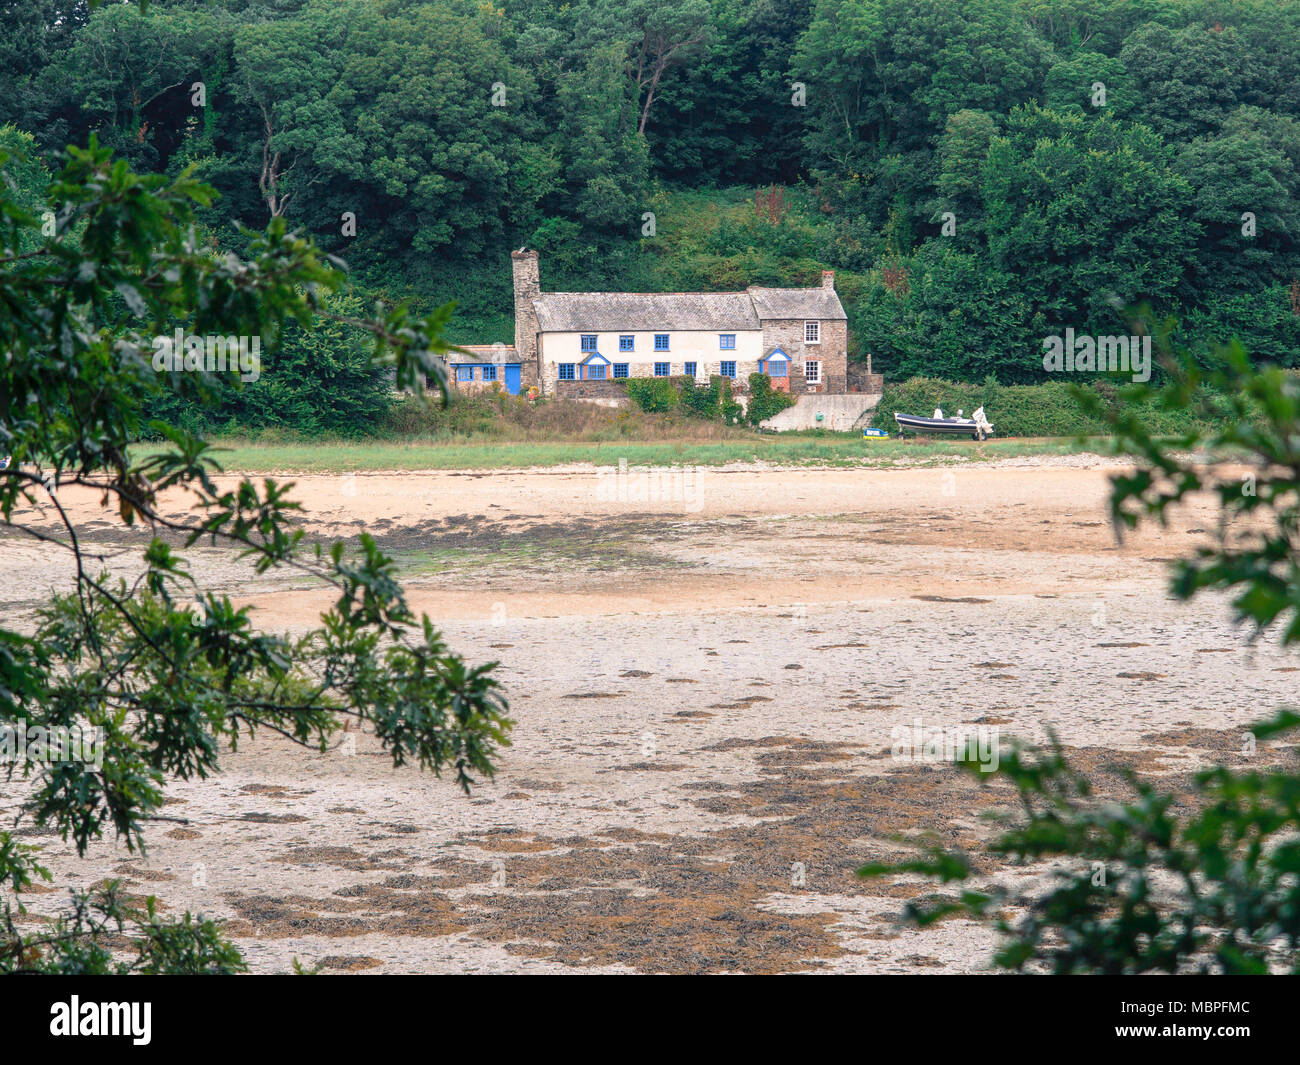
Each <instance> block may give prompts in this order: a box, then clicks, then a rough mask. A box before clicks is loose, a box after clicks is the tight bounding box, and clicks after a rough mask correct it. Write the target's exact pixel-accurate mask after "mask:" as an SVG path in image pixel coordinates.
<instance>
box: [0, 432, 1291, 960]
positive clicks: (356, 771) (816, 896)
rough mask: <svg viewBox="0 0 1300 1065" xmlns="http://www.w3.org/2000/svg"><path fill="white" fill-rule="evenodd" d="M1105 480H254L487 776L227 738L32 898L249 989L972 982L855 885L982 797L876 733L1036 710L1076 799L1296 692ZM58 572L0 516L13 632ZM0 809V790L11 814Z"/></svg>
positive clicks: (940, 941) (1027, 734) (217, 559)
mask: <svg viewBox="0 0 1300 1065" xmlns="http://www.w3.org/2000/svg"><path fill="white" fill-rule="evenodd" d="M1108 472H1112V468H1110V467H1107V466H1106V465H1105V464H1104V463H1103V462H1102V461H1101V460H1098V459H1096V458H1094V457H1091V456H1073V457H1069V458H1062V459H1046V458H1044V459H1033V460H1031V459H1026V460H1020V461H1007V462H1003V463H998V464H992V465H983V466H969V467H966V466H952V467H947V468H927V469H915V468H900V469H896V470H852V469H835V470H807V469H778V468H759V467H736V468H727V467H723V468H719V469H703V468H700V469H696V470H693V471H691V470H688V471H686V472H685V473H683V472H681V471H678V472H677V473H671V472H657V473H656V472H653V471H638V470H637V469H635V468H627V469H624V470H619V469H618V468H617V467H608V468H604V469H600V470H597V469H592V468H561V469H548V470H534V471H514V472H492V473H475V472H430V473H403V474H355V475H345V476H318V475H308V476H294V477H291V478H286V479H292V480H293V481H295V482H296V488H295V490H294V492H293V496H294V498H296V499H298V500H299V501H301V502H302V504H303V507H304V512H305V517H304V527H305V528H306V530H307V531H308V533H309V534H311V535H312V536H314V537H319V538H338V537H344V538H347V537H354V536H356V535H358V534H360V533H362V532H366V533H369V534H370V535H371V536H373V537H375V538H376V540H377V541H378V542H379V544H380V546H381V547H382V548H383V549H384V550H385V551H386V552H388V553H389V554H391V555H393V556H394V557H395V558H396V559H397V560H398V561H399V563H400V565H401V567H402V571H403V573H404V581H405V584H406V586H407V589H408V594H409V599H410V602H411V604H412V606H413V607H414V608H415V609H416V610H417V611H424V612H427V613H428V614H429V615H430V616H431V617H432V618H434V619H435V621H437V622H438V623H439V625H440V626H441V628H442V629H443V631H444V633H445V634H446V637H447V639H448V641H449V642H450V644H451V646H452V647H454V648H455V649H457V650H458V651H460V652H461V653H463V654H464V655H465V656H466V657H467V658H469V659H470V660H472V661H474V662H484V661H492V660H495V661H499V662H500V663H501V665H500V667H499V668H500V677H501V680H502V682H503V684H504V687H505V692H506V695H507V697H508V699H509V701H510V705H511V713H512V716H513V718H514V719H515V722H516V727H515V731H514V735H513V746H512V747H510V748H509V749H507V750H506V751H504V752H503V753H502V755H501V758H500V760H499V768H500V771H499V774H498V775H497V777H496V778H495V780H493V781H490V782H482V783H480V784H479V785H478V786H477V787H476V788H475V789H474V791H473V794H472V795H471V796H469V797H466V796H464V795H463V794H462V793H460V792H459V791H458V789H457V788H456V787H455V786H454V785H453V784H452V783H451V782H449V781H446V780H439V779H438V778H436V777H434V776H431V775H429V774H424V773H421V772H419V771H418V770H414V769H409V768H404V769H394V768H393V767H392V764H391V761H390V760H389V759H388V758H387V756H386V755H385V754H384V753H383V751H382V750H381V749H380V747H379V745H378V743H377V742H376V741H375V740H374V738H373V737H372V736H370V735H369V734H368V733H367V732H366V731H364V730H362V731H361V732H350V733H345V734H343V735H342V736H341V737H340V739H339V741H338V743H337V745H336V746H335V748H334V749H333V750H330V751H328V752H325V753H321V752H319V751H312V750H303V749H301V748H298V747H295V746H294V745H292V744H290V743H289V742H287V741H285V740H282V739H280V738H277V737H274V736H271V735H269V734H260V735H259V736H258V737H257V739H256V740H255V741H254V742H251V743H246V744H245V743H241V745H240V749H239V751H238V752H237V753H228V754H226V755H225V756H224V758H223V772H222V773H221V774H220V776H218V777H216V778H214V779H211V780H208V781H193V782H187V783H179V782H178V783H174V784H172V785H171V786H169V788H168V792H167V794H168V797H169V803H168V807H167V813H168V815H169V816H172V817H175V818H177V819H179V820H177V821H176V822H165V823H160V824H159V825H158V826H156V828H155V829H154V830H153V832H152V833H151V835H150V836H149V837H148V843H149V849H148V853H147V855H146V856H132V855H130V854H128V852H127V851H126V849H125V848H124V847H122V846H121V845H119V844H117V843H115V842H114V841H112V840H105V841H103V842H101V843H99V844H97V845H95V846H94V847H93V848H92V851H91V853H90V856H89V857H88V858H87V859H85V860H80V859H77V858H76V856H75V854H73V853H72V851H71V849H70V848H69V847H68V846H67V845H65V844H64V843H63V842H62V841H61V840H59V839H58V838H57V837H52V836H48V835H40V834H31V833H30V832H28V836H27V838H25V840H24V842H28V843H37V844H40V845H41V846H42V847H43V848H45V852H44V858H45V860H46V864H48V865H49V866H50V867H51V869H52V871H53V872H54V874H55V884H56V885H68V884H78V885H87V884H93V883H96V882H99V881H101V880H103V879H106V878H112V877H122V878H125V880H126V882H127V884H128V886H129V888H130V889H131V891H132V892H134V893H137V894H140V895H145V894H153V895H156V896H157V897H158V899H159V900H160V903H161V905H162V906H164V907H165V908H166V909H167V910H168V911H169V912H177V911H182V910H185V909H190V910H195V911H202V912H204V913H207V914H211V915H215V916H218V917H220V918H223V919H225V920H226V921H227V922H228V930H229V932H230V933H231V934H232V936H233V937H234V938H235V939H236V941H237V943H238V945H239V946H240V947H241V949H242V950H243V951H244V952H245V955H246V957H247V959H248V962H249V964H250V967H251V968H252V969H253V970H254V971H283V970H286V969H287V968H289V966H290V965H291V963H292V961H293V959H295V958H297V959H299V960H301V961H302V962H303V963H304V964H311V965H316V964H323V966H324V971H326V972H329V971H344V970H346V971H374V972H469V971H476V972H484V971H502V972H504V971H541V970H555V971H573V970H584V971H610V972H803V971H811V972H836V971H845V972H931V971H935V972H937V971H975V970H982V969H985V968H987V966H988V959H989V955H990V953H991V950H992V946H993V942H994V940H993V937H992V935H991V933H989V932H988V931H987V930H984V929H980V928H977V927H974V926H972V925H970V924H968V923H966V922H963V921H956V920H950V921H945V922H942V923H940V924H939V925H938V926H936V927H934V928H931V929H928V930H925V931H917V930H914V929H910V928H908V927H906V926H904V925H902V924H901V923H900V921H899V915H900V912H901V910H902V907H903V905H904V904H905V902H906V900H907V899H908V898H911V897H915V896H917V895H922V894H931V893H933V892H935V891H936V890H937V889H936V887H935V886H934V885H933V884H928V883H923V882H921V881H919V880H918V881H911V882H909V881H887V882H880V881H869V882H864V881H862V880H860V879H858V878H857V877H856V876H855V875H854V870H855V868H856V867H857V866H858V865H860V864H861V863H862V862H864V861H867V860H872V859H879V858H887V857H890V856H896V855H899V854H901V853H904V851H905V842H904V841H905V839H906V838H909V837H912V838H915V837H917V836H918V834H921V833H929V834H930V836H931V838H934V839H937V840H939V841H941V842H944V843H946V844H948V845H956V846H962V847H965V848H968V849H970V850H971V851H972V852H975V853H977V854H978V853H979V851H980V848H981V846H982V844H983V843H984V842H985V841H986V840H987V839H988V837H989V834H990V832H991V828H990V826H989V824H988V823H987V821H986V819H984V818H983V817H982V816H981V815H982V814H983V813H985V812H987V811H990V810H995V809H997V808H1002V807H1005V806H1006V804H1007V802H1008V799H1009V798H1011V797H1012V795H1011V793H1009V792H1008V790H1007V789H1006V788H1005V787H1003V786H1001V785H994V786H990V787H983V788H981V787H980V786H978V785H977V784H976V783H975V782H974V781H972V780H971V779H969V778H968V777H966V776H964V775H962V774H959V773H957V772H955V771H953V770H952V769H951V768H950V767H947V766H945V765H943V764H934V763H929V762H925V761H920V760H916V759H906V758H898V757H895V756H894V753H893V751H892V744H893V741H892V740H891V737H892V736H893V735H894V734H895V730H896V729H899V728H909V727H914V726H915V724H916V722H917V721H918V719H919V720H920V721H921V722H923V725H924V727H926V728H931V727H942V728H954V729H956V728H968V729H984V730H986V732H991V733H995V734H996V735H998V736H1000V737H1001V738H1002V740H1004V741H1005V740H1009V739H1010V738H1011V737H1019V738H1023V739H1026V740H1030V741H1043V740H1044V739H1046V738H1047V736H1048V734H1049V730H1054V731H1055V733H1056V734H1058V735H1059V736H1060V738H1061V740H1062V741H1063V742H1064V743H1065V744H1066V745H1067V746H1068V747H1070V748H1072V749H1073V751H1074V753H1075V756H1076V757H1077V758H1078V760H1079V762H1080V764H1081V765H1083V766H1088V767H1092V768H1094V769H1096V771H1097V772H1098V774H1099V779H1101V778H1104V779H1105V780H1110V781H1112V783H1111V784H1105V783H1103V792H1104V791H1105V788H1106V787H1109V786H1114V787H1116V788H1118V787H1119V786H1120V785H1119V783H1118V781H1117V779H1115V778H1113V776H1107V774H1106V772H1105V767H1107V766H1109V765H1112V764H1114V765H1121V766H1128V767H1133V768H1136V769H1138V770H1139V771H1141V772H1143V773H1145V774H1151V775H1156V774H1162V775H1169V776H1177V775H1179V774H1184V773H1186V772H1187V770H1188V769H1189V768H1191V767H1193V766H1195V765H1198V764H1202V763H1204V762H1206V761H1208V760H1211V759H1215V760H1220V761H1226V762H1227V763H1228V764H1234V765H1236V764H1243V759H1244V757H1245V756H1244V755H1242V754H1241V750H1242V732H1243V728H1244V726H1246V725H1248V724H1249V723H1250V722H1252V721H1256V720H1259V719H1260V718H1263V717H1266V716H1270V715H1271V714H1272V712H1273V710H1274V709H1275V707H1276V706H1278V705H1280V704H1282V703H1284V702H1286V701H1287V700H1288V699H1290V698H1292V696H1293V694H1294V691H1295V687H1296V678H1295V676H1294V674H1295V673H1296V672H1297V666H1300V662H1295V661H1293V656H1292V657H1288V656H1286V655H1284V654H1282V653H1281V652H1280V651H1279V650H1278V649H1277V648H1275V647H1274V646H1272V645H1271V644H1266V643H1261V644H1258V645H1256V646H1254V647H1251V646H1249V645H1248V644H1247V642H1246V640H1245V638H1244V634H1242V633H1240V632H1238V631H1235V630H1234V629H1233V628H1232V626H1231V625H1230V623H1229V615H1228V611H1227V608H1226V604H1225V603H1224V602H1223V601H1222V600H1221V599H1217V598H1214V597H1206V598H1204V599H1198V600H1197V601H1195V602H1194V603H1192V604H1181V603H1178V602H1176V601H1174V600H1172V599H1171V598H1169V596H1168V594H1167V578H1166V574H1165V563H1166V562H1167V561H1168V560H1169V559H1172V558H1174V557H1176V556H1179V555H1184V554H1187V553H1188V552H1190V551H1191V550H1192V549H1194V547H1195V546H1196V545H1197V544H1198V543H1202V542H1205V538H1206V531H1207V530H1208V529H1209V528H1210V527H1211V523H1212V521H1213V520H1214V519H1213V516H1212V511H1211V510H1210V508H1209V507H1208V505H1206V504H1205V503H1204V502H1203V501H1202V502H1201V503H1198V504H1195V505H1193V506H1191V507H1190V508H1186V509H1184V510H1183V511H1181V512H1179V513H1178V514H1177V516H1176V519H1175V521H1174V522H1173V523H1172V524H1171V525H1170V526H1169V527H1168V528H1167V529H1164V530H1156V529H1150V530H1143V531H1142V532H1141V533H1140V534H1139V535H1135V536H1131V537H1129V538H1127V539H1126V540H1125V541H1124V542H1123V543H1118V542H1117V541H1116V538H1115V535H1114V533H1113V531H1112V528H1111V525H1110V522H1109V517H1108V513H1107V509H1106V498H1107V487H1108V485H1107V474H1108ZM60 500H61V502H63V503H64V505H65V506H66V507H67V508H68V510H69V512H70V513H71V514H72V515H73V517H74V518H75V519H76V520H77V521H78V522H79V523H81V524H82V527H83V530H84V532H83V536H84V539H85V541H86V543H87V544H88V547H89V549H90V550H91V551H93V552H97V553H99V554H102V555H103V556H104V558H105V562H106V564H108V565H110V566H111V568H112V569H113V570H114V572H121V573H122V574H123V575H124V576H128V577H129V576H130V574H131V573H132V572H134V571H135V566H136V565H137V562H136V559H137V558H138V555H139V547H140V544H141V535H142V534H141V532H140V531H139V530H127V529H125V528H124V527H123V526H122V525H121V524H120V522H118V521H116V518H115V515H114V514H112V513H110V512H108V511H104V510H101V509H100V507H99V500H98V497H97V496H96V495H94V494H92V493H90V492H85V491H79V490H77V489H67V490H66V491H64V492H62V493H61V494H60ZM185 506H186V502H185V500H184V499H183V498H182V497H180V496H176V497H174V498H170V499H168V500H167V502H166V506H165V507H164V509H165V510H169V511H170V512H172V513H175V514H178V515H179V514H181V513H182V512H183V511H184V509H185ZM42 520H48V521H52V520H53V514H52V513H49V512H47V513H46V514H45V515H44V518H43V519H42ZM189 557H190V558H191V561H192V569H193V571H194V572H195V573H196V574H198V575H200V577H201V578H202V580H203V582H204V583H205V584H206V585H207V586H208V587H210V588H212V589H214V590H218V591H221V592H224V593H225V594H228V595H230V596H231V598H232V599H234V600H236V601H237V602H240V603H246V604H249V605H251V606H252V607H254V616H255V617H256V618H257V620H258V621H259V623H260V624H261V626H262V627H264V628H266V629H271V630H277V631H278V630H289V631H303V630H304V629H307V628H309V627H311V626H312V624H313V621H314V619H315V617H316V616H317V615H318V613H319V611H320V610H321V609H322V607H323V606H325V605H327V604H328V603H329V602H330V596H329V594H328V593H327V592H326V591H325V590H323V589H321V588H319V587H314V586H313V585H312V583H311V581H310V580H308V579H306V578H304V576H303V575H302V574H299V573H294V572H291V571H285V572H280V573H271V574H266V575H262V576H256V575H254V574H252V573H251V571H250V570H249V569H248V568H247V567H246V566H244V565H242V564H241V563H238V562H237V561H234V560H232V559H231V558H230V556H229V555H228V554H227V553H224V552H219V551H214V550H212V549H210V548H195V549H192V550H191V551H190V552H189ZM71 576H72V573H71V564H70V561H69V560H67V559H64V558H61V557H59V556H58V555H57V554H54V553H52V552H51V550H50V549H49V548H48V547H43V546H41V545H39V544H36V543H34V542H32V541H30V540H27V539H24V538H22V537H19V536H18V535H16V534H14V533H12V532H6V533H0V610H2V611H3V612H4V615H5V617H6V619H16V621H17V624H18V627H20V628H24V627H27V626H29V625H30V619H31V613H32V611H33V610H34V609H35V608H37V607H39V606H40V605H41V604H42V603H43V602H45V601H46V600H47V598H48V596H49V595H50V593H51V591H53V590H70V589H71V587H72V584H71ZM20 799H21V789H20V788H19V787H18V786H17V785H16V783H11V784H10V785H8V786H6V788H5V790H4V793H3V796H2V797H0V806H3V813H4V815H5V816H6V817H9V818H10V819H12V816H13V813H14V812H15V810H16V807H17V804H18V803H19V801H20ZM986 861H987V860H986ZM988 871H989V872H990V873H991V874H993V875H1001V874H1002V872H1003V871H1000V870H999V869H997V868H996V867H994V866H993V865H992V864H988ZM1034 872H1036V873H1041V872H1043V870H1035V871H1034ZM65 899H66V895H65V894H64V892H63V891H62V890H61V888H60V889H55V890H49V891H45V892H42V893H38V894H33V895H31V896H30V898H29V903H30V905H31V908H32V910H33V912H36V913H41V912H51V911H52V910H53V908H55V907H57V906H59V905H62V904H63V902H64V901H65Z"/></svg>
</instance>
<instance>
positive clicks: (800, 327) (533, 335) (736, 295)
mask: <svg viewBox="0 0 1300 1065" xmlns="http://www.w3.org/2000/svg"><path fill="white" fill-rule="evenodd" d="M511 259H512V262H513V267H514V294H515V343H514V346H513V347H510V346H508V345H504V344H497V345H493V346H491V347H476V348H472V349H470V351H471V354H470V355H469V356H453V357H452V358H451V359H450V360H449V363H450V365H449V367H448V371H449V374H448V376H449V377H450V379H451V382H452V384H453V387H456V388H459V389H464V390H477V389H480V388H491V387H494V386H495V384H497V383H499V384H500V386H501V387H502V388H504V389H505V390H506V391H507V392H510V393H517V392H519V391H520V390H521V389H528V388H530V387H536V388H538V389H539V390H540V391H541V392H542V393H544V394H546V395H570V396H587V397H591V396H617V395H619V394H620V393H621V392H622V391H623V387H624V386H623V382H624V381H625V380H626V379H628V378H631V377H689V378H694V379H695V380H697V381H699V382H701V383H704V382H707V381H708V379H709V378H710V377H713V376H722V377H728V378H733V379H735V380H736V381H737V383H738V385H739V386H740V387H742V388H743V387H744V384H745V383H746V382H747V381H748V378H749V375H750V374H752V373H765V374H767V375H768V377H769V378H771V381H772V384H773V387H775V388H778V389H780V390H782V391H785V392H791V393H807V392H820V393H840V392H846V391H848V376H847V373H848V370H847V362H848V322H847V318H846V316H845V314H844V308H843V306H842V305H841V304H840V300H839V297H838V296H837V295H836V294H835V274H834V272H833V271H830V270H826V271H823V273H822V283H821V285H820V286H818V287H817V288H761V287H758V286H751V287H749V288H747V289H746V290H745V291H744V292H543V291H542V289H541V275H540V270H539V263H538V256H537V252H535V251H525V250H522V249H521V250H520V251H516V252H512V253H511Z"/></svg>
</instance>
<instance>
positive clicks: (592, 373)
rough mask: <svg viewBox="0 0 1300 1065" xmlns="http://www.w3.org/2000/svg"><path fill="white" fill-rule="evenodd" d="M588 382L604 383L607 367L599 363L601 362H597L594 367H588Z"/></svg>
mask: <svg viewBox="0 0 1300 1065" xmlns="http://www.w3.org/2000/svg"><path fill="white" fill-rule="evenodd" d="M587 380H588V381H603V380H605V365H604V364H603V363H599V362H597V363H593V364H592V365H590V366H588V367H587Z"/></svg>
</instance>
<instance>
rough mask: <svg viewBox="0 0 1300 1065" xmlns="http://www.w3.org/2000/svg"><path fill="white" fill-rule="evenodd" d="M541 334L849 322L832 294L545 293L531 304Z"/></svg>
mask: <svg viewBox="0 0 1300 1065" xmlns="http://www.w3.org/2000/svg"><path fill="white" fill-rule="evenodd" d="M533 306H534V308H535V309H536V311H537V327H538V329H539V330H540V331H541V332H543V333H584V332H587V333H617V332H620V331H627V332H653V331H655V330H659V329H662V330H665V331H667V330H689V329H697V330H702V331H708V332H715V331H720V332H726V331H727V330H744V329H758V328H760V322H761V320H762V319H766V318H820V319H834V318H839V319H843V318H845V317H847V316H846V315H845V313H844V308H843V307H842V306H841V305H840V301H839V297H838V296H836V295H835V291H834V289H828V288H751V289H749V290H748V291H746V292H543V293H542V294H541V295H540V296H538V297H537V298H536V299H535V300H534V301H533Z"/></svg>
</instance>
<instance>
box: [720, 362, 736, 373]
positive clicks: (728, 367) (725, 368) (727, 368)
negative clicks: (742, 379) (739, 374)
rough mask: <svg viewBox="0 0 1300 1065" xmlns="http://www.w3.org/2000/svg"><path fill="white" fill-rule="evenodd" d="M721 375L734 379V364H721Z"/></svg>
mask: <svg viewBox="0 0 1300 1065" xmlns="http://www.w3.org/2000/svg"><path fill="white" fill-rule="evenodd" d="M721 373H722V376H723V377H735V376H736V364H735V363H734V362H724V363H723V364H722V370H721Z"/></svg>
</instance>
